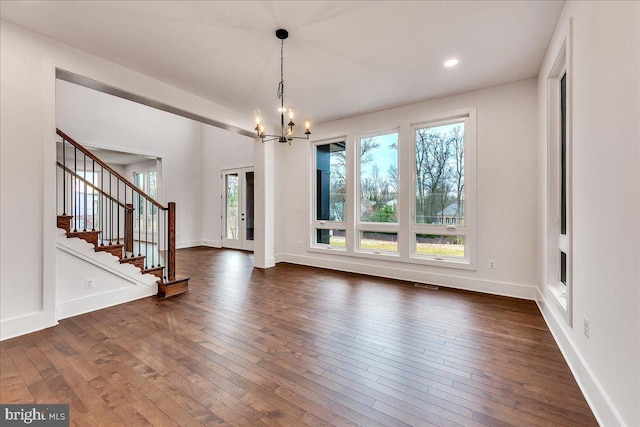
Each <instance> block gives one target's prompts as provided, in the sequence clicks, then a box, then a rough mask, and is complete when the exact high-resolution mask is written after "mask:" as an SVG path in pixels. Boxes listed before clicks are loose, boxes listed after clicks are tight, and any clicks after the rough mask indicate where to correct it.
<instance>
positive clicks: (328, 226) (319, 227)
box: [313, 141, 347, 249]
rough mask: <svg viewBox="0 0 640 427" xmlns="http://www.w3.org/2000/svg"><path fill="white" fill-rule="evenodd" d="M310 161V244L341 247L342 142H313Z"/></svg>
mask: <svg viewBox="0 0 640 427" xmlns="http://www.w3.org/2000/svg"><path fill="white" fill-rule="evenodd" d="M314 164H315V168H314V170H315V188H316V192H315V193H316V197H315V209H314V216H315V218H314V221H313V228H314V230H315V231H314V234H315V237H314V240H313V244H314V245H315V246H319V247H324V248H326V249H333V248H338V249H344V248H346V227H345V221H346V217H347V155H346V143H345V142H344V141H336V142H329V143H322V144H317V145H316V146H315V151H314Z"/></svg>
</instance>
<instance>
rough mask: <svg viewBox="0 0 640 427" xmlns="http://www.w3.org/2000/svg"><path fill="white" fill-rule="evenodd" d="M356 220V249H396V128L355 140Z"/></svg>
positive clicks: (392, 251)
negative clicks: (357, 218) (357, 202)
mask: <svg viewBox="0 0 640 427" xmlns="http://www.w3.org/2000/svg"><path fill="white" fill-rule="evenodd" d="M357 148H358V151H357V155H358V168H357V171H358V176H359V177H360V179H359V181H360V185H359V188H358V201H359V211H360V215H359V221H358V226H357V227H358V242H357V250H358V251H359V252H364V253H374V254H382V253H386V254H397V253H398V234H399V233H398V232H399V227H398V194H399V185H398V178H399V176H398V132H389V133H380V134H372V135H367V136H363V137H360V138H359V140H358V147H357Z"/></svg>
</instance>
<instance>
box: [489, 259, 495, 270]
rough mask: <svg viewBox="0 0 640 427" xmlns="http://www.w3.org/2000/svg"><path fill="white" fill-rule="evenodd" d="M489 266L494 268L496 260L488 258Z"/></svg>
mask: <svg viewBox="0 0 640 427" xmlns="http://www.w3.org/2000/svg"><path fill="white" fill-rule="evenodd" d="M489 268H492V269H493V268H496V260H495V259H490V260H489Z"/></svg>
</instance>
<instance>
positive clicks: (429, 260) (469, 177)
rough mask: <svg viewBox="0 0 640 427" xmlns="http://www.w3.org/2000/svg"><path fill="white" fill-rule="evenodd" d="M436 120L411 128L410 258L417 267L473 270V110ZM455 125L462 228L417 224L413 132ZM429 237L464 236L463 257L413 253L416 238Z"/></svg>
mask: <svg viewBox="0 0 640 427" xmlns="http://www.w3.org/2000/svg"><path fill="white" fill-rule="evenodd" d="M439 117H440V118H436V119H432V120H427V121H423V122H420V123H415V124H412V125H411V140H412V143H411V166H412V171H411V172H412V180H411V221H410V237H411V250H410V254H409V256H410V258H411V259H412V260H419V261H420V262H421V263H424V264H428V265H436V266H440V267H444V266H446V267H454V268H460V269H467V270H475V269H476V265H477V261H476V227H475V225H476V145H477V141H476V109H475V107H474V108H469V109H465V110H460V111H457V112H452V113H450V114H446V115H444V114H443V115H440V116H439ZM455 123H464V200H465V208H464V210H465V212H464V216H465V225H464V226H458V225H451V224H418V223H417V222H416V218H417V203H416V185H417V182H416V181H417V177H416V173H415V172H416V171H415V165H416V132H417V131H418V129H424V128H431V127H438V126H446V125H450V124H455ZM418 234H432V235H444V236H464V240H465V243H464V246H465V248H464V253H465V256H464V257H462V258H461V257H447V256H440V255H425V254H419V253H417V251H416V240H417V239H416V235H418Z"/></svg>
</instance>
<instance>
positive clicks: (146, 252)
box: [56, 129, 189, 298]
mask: <svg viewBox="0 0 640 427" xmlns="http://www.w3.org/2000/svg"><path fill="white" fill-rule="evenodd" d="M56 132H57V134H58V136H59V137H60V140H59V141H57V142H58V147H57V154H58V175H57V185H56V188H57V195H56V197H57V202H58V203H57V205H58V216H57V226H58V228H59V229H62V230H64V232H65V234H66V236H67V238H79V239H82V240H85V241H86V242H88V243H90V244H92V245H93V250H94V251H95V252H105V253H108V254H110V255H112V256H114V257H116V258H117V259H118V261H119V263H120V264H130V265H132V266H134V267H136V268H137V269H139V271H140V273H139V274H140V275H145V274H147V275H153V276H155V277H156V278H157V280H156V282H157V284H158V293H157V295H158V296H159V297H162V298H167V297H170V296H175V295H179V294H182V293H184V292H187V291H188V289H189V278H188V277H176V274H175V267H176V261H175V260H176V257H175V254H176V248H175V246H176V245H175V217H176V205H175V203H173V202H170V203H168V204H167V206H166V207H165V206H163V205H162V204H160V203H159V202H158V201H156V200H154V199H153V198H152V197H150V196H149V195H148V194H146V193H145V192H143V191H142V190H140V189H139V188H138V187H136V186H135V185H134V184H133V183H131V182H130V181H128V180H127V179H126V178H124V177H123V176H122V175H121V174H120V173H118V172H117V171H115V170H114V169H113V168H112V167H110V166H109V165H107V164H106V163H105V162H103V161H102V160H100V159H99V158H98V157H97V156H95V155H94V154H93V153H91V152H90V151H88V150H87V149H86V148H85V147H83V146H82V145H80V144H79V143H78V142H76V141H75V140H73V139H72V138H71V137H69V136H68V135H66V134H65V133H64V132H62V131H61V130H60V129H57V130H56Z"/></svg>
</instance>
